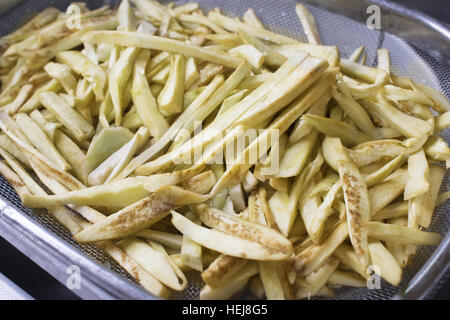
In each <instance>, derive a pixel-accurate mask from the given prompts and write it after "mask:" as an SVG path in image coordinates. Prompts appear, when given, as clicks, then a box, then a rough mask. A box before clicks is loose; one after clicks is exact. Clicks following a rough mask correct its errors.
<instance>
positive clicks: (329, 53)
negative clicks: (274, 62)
mask: <svg viewBox="0 0 450 320" xmlns="http://www.w3.org/2000/svg"><path fill="white" fill-rule="evenodd" d="M272 48H273V51H274V52H275V53H278V54H281V55H282V56H285V57H286V58H290V57H292V56H293V55H296V54H298V52H299V51H305V52H308V53H309V54H310V55H311V56H313V57H316V58H322V59H325V60H327V61H328V64H329V65H330V66H331V67H337V66H339V50H338V48H337V47H336V46H322V45H313V44H308V43H297V44H294V45H282V46H273V47H272Z"/></svg>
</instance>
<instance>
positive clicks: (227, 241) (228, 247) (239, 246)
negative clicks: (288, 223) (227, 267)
mask: <svg viewBox="0 0 450 320" xmlns="http://www.w3.org/2000/svg"><path fill="white" fill-rule="evenodd" d="M172 223H173V224H174V226H175V227H176V228H177V229H178V230H179V231H180V232H181V233H183V235H187V236H188V237H189V238H191V239H192V240H193V241H195V242H197V243H198V244H200V245H202V246H203V247H206V248H208V249H211V250H215V251H218V252H221V253H223V254H226V255H230V256H234V257H242V258H247V259H252V260H262V261H266V260H282V259H286V258H287V257H288V256H289V255H290V249H287V250H288V251H284V249H278V250H274V249H273V248H269V247H266V245H265V244H264V246H262V245H261V244H259V243H256V242H252V241H249V240H245V239H243V238H239V237H237V236H232V235H229V234H227V233H224V232H221V231H217V230H215V229H207V228H204V227H200V226H198V225H196V224H195V223H193V222H191V221H189V220H188V219H186V218H184V217H183V216H182V215H180V214H179V213H176V212H175V211H172Z"/></svg>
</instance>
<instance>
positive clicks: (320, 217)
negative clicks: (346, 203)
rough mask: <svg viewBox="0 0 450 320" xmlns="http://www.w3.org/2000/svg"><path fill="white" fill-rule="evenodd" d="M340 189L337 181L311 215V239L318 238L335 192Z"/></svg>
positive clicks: (320, 235)
mask: <svg viewBox="0 0 450 320" xmlns="http://www.w3.org/2000/svg"><path fill="white" fill-rule="evenodd" d="M340 189H341V182H340V181H337V182H336V183H335V184H334V185H333V186H332V187H331V188H330V190H329V191H328V193H327V194H326V196H325V197H324V198H323V202H322V204H321V205H320V206H319V207H318V208H317V212H316V213H315V215H314V216H313V219H312V223H311V229H310V235H311V238H313V239H320V238H321V237H322V233H323V231H324V227H325V221H326V220H327V218H328V217H329V216H330V215H331V213H332V205H333V201H334V199H335V197H336V194H337V193H338V191H339V190H340Z"/></svg>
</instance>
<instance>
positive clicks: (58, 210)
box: [0, 147, 81, 234]
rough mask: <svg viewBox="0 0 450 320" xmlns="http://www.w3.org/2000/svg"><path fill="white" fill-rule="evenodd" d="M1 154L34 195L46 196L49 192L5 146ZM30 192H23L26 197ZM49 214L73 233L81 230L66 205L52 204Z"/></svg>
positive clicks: (1, 149)
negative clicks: (57, 205) (56, 205)
mask: <svg viewBox="0 0 450 320" xmlns="http://www.w3.org/2000/svg"><path fill="white" fill-rule="evenodd" d="M0 154H1V156H2V157H3V159H5V160H6V161H7V162H8V164H9V165H10V166H11V168H12V169H13V170H14V171H15V173H16V174H17V175H18V176H19V177H20V179H21V180H22V181H23V183H24V184H25V185H26V187H27V188H28V189H29V190H30V191H31V193H32V194H34V195H39V196H45V195H47V193H46V192H45V191H44V190H43V189H42V188H41V187H40V186H39V185H38V184H37V183H36V181H34V180H33V178H32V177H31V176H30V175H29V174H28V173H27V172H26V171H25V169H24V168H23V167H22V166H21V165H20V164H19V163H18V162H17V161H15V160H14V159H13V158H12V157H11V156H10V155H9V154H8V153H7V152H6V151H5V150H4V149H3V148H1V147H0ZM27 195H30V193H27V194H23V197H24V198H25V197H26V196H27ZM47 209H48V212H49V214H50V215H51V216H52V217H53V218H54V219H55V220H56V221H57V222H59V223H60V224H61V225H62V226H64V227H65V228H66V229H67V230H69V231H70V233H71V234H76V233H78V232H79V231H80V230H81V227H80V226H79V225H78V224H77V223H76V222H75V221H74V219H73V218H72V214H71V211H70V210H69V209H68V208H66V207H55V206H50V207H48V208H47Z"/></svg>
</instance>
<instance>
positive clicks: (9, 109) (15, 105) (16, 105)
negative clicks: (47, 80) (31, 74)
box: [0, 84, 33, 115]
mask: <svg viewBox="0 0 450 320" xmlns="http://www.w3.org/2000/svg"><path fill="white" fill-rule="evenodd" d="M32 90H33V85H31V84H25V85H23V86H22V88H20V90H19V93H18V94H17V96H16V98H15V99H14V100H13V101H11V102H10V103H8V104H7V105H4V106H1V107H0V109H3V110H2V111H4V112H6V113H7V114H10V115H12V114H15V113H17V110H19V109H20V107H22V105H23V104H24V102H25V101H26V100H27V99H28V96H29V95H30V94H31V92H32Z"/></svg>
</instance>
